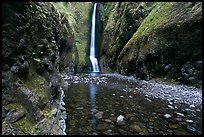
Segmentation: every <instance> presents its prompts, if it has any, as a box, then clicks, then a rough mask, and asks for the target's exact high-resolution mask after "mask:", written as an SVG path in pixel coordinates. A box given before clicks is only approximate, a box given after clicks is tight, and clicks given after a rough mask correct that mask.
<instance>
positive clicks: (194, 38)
mask: <svg viewBox="0 0 204 137" xmlns="http://www.w3.org/2000/svg"><path fill="white" fill-rule="evenodd" d="M201 49H202V3H198V2H196V3H194V2H184V3H181V2H178V3H170V2H167V3H164V2H163V3H156V4H155V5H154V7H153V9H152V11H151V12H150V14H149V15H148V16H147V17H146V18H145V19H144V21H143V22H142V24H141V26H140V27H139V28H138V30H137V31H136V32H135V33H134V35H133V36H132V38H131V39H130V40H129V41H128V43H127V44H126V45H125V47H124V48H123V50H122V52H121V53H120V55H119V57H118V60H117V70H118V71H119V72H120V73H122V74H127V75H136V76H137V77H140V78H142V79H149V78H152V77H166V78H167V79H175V80H176V81H179V82H182V83H184V84H193V85H197V84H198V85H199V84H201V82H202V78H201V74H202V69H201V68H202V52H201Z"/></svg>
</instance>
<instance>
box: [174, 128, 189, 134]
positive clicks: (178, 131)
mask: <svg viewBox="0 0 204 137" xmlns="http://www.w3.org/2000/svg"><path fill="white" fill-rule="evenodd" d="M173 134H174V135H186V131H185V130H184V129H174V130H173Z"/></svg>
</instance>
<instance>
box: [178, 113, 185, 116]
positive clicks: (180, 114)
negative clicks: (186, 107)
mask: <svg viewBox="0 0 204 137" xmlns="http://www.w3.org/2000/svg"><path fill="white" fill-rule="evenodd" d="M176 114H177V115H179V116H182V117H184V114H182V113H176Z"/></svg>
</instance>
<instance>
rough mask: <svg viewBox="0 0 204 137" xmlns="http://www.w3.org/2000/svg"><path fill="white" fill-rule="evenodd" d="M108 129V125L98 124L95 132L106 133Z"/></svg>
mask: <svg viewBox="0 0 204 137" xmlns="http://www.w3.org/2000/svg"><path fill="white" fill-rule="evenodd" d="M108 129H109V124H107V123H102V124H100V123H99V124H98V126H97V127H96V130H98V131H106V130H108Z"/></svg>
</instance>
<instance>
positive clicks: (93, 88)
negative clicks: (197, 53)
mask: <svg viewBox="0 0 204 137" xmlns="http://www.w3.org/2000/svg"><path fill="white" fill-rule="evenodd" d="M63 78H64V79H65V83H64V86H63V89H64V91H65V104H66V110H67V115H68V116H67V119H66V125H67V128H66V133H67V134H68V135H73V134H75V135H76V134H77V135H92V134H97V135H133V134H135V135H158V134H160V135H195V134H196V135H200V134H202V89H198V88H195V87H188V86H184V85H176V84H173V83H164V82H160V81H155V80H150V81H143V80H138V79H136V78H134V77H129V76H122V75H119V74H100V75H99V76H95V77H92V76H90V75H89V74H78V75H72V76H63Z"/></svg>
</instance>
